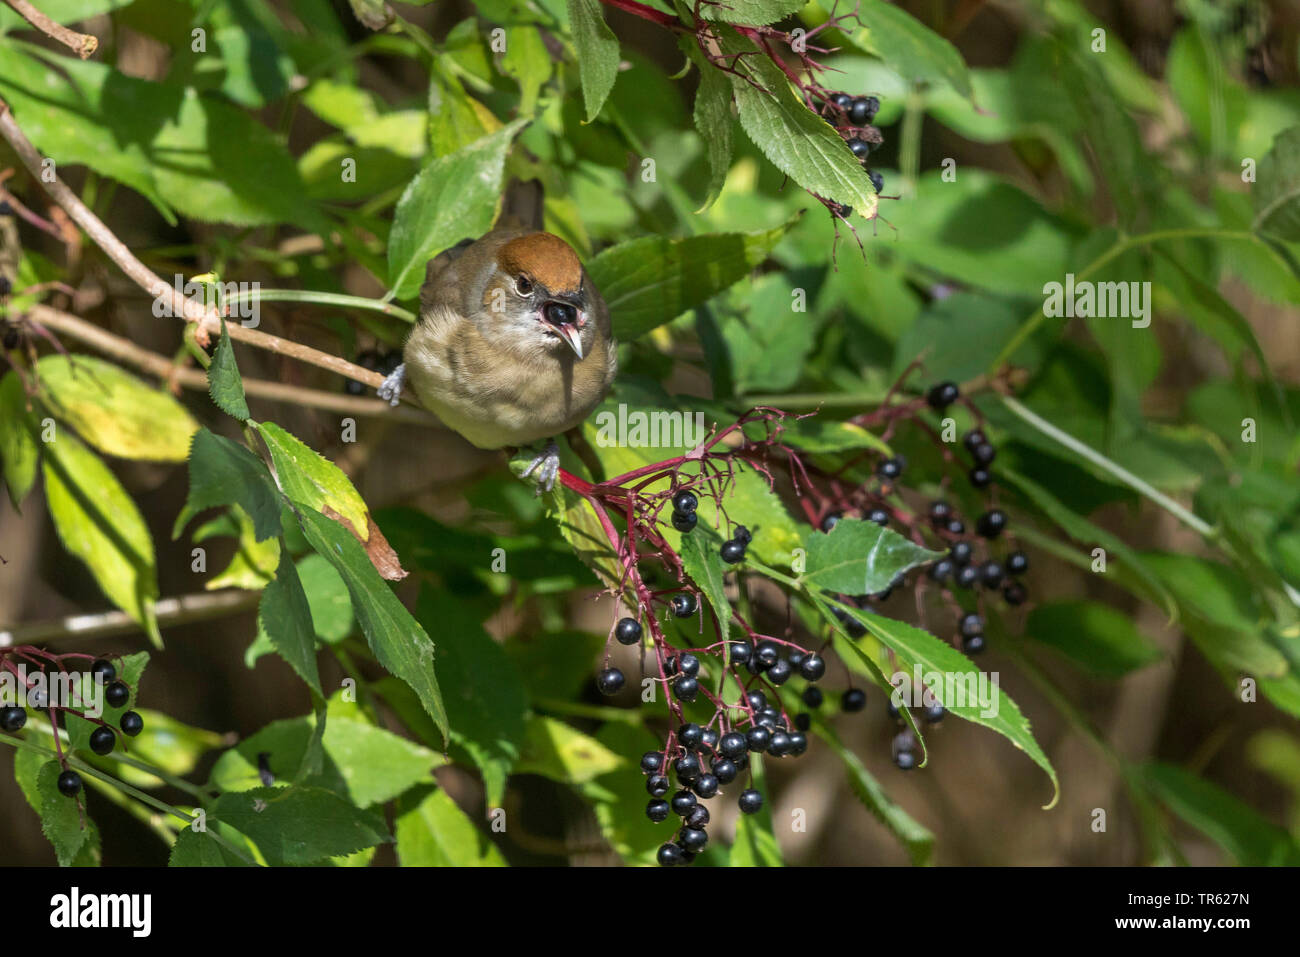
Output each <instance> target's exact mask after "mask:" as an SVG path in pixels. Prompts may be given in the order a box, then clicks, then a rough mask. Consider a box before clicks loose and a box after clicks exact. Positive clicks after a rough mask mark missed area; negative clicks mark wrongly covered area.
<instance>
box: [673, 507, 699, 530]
mask: <svg viewBox="0 0 1300 957" xmlns="http://www.w3.org/2000/svg"><path fill="white" fill-rule="evenodd" d="M698 521H699V516H698V515H697V514H696V513H695V512H676V511H675V512H673V528H675V529H677V531H679V532H682V533H683V534H685V533H686V532H689V531H690V530H691V529H692V528H694V527H695V523H696V522H698Z"/></svg>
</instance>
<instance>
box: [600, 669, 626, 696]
mask: <svg viewBox="0 0 1300 957" xmlns="http://www.w3.org/2000/svg"><path fill="white" fill-rule="evenodd" d="M625 681H626V679H625V678H624V677H623V672H621V671H619V670H618V669H617V668H606V669H605V670H604V671H602V672H601V673H600V674H598V675H597V676H596V687H597V688H599V689H600V693H601V694H603V695H616V694H618V693H619V692H620V691H622V690H623V685H624V683H625Z"/></svg>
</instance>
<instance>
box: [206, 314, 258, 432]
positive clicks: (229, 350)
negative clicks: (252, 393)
mask: <svg viewBox="0 0 1300 957" xmlns="http://www.w3.org/2000/svg"><path fill="white" fill-rule="evenodd" d="M208 394H209V395H210V396H212V401H213V402H215V403H216V405H217V408H218V409H220V410H221V411H222V412H224V413H226V415H232V416H234V417H235V418H236V419H238V420H239V421H240V422H246V421H247V420H248V417H249V415H250V413H249V411H248V402H247V400H246V399H245V398H244V380H243V378H242V377H241V376H240V374H239V366H238V365H236V364H235V349H234V346H232V345H231V343H230V332H229V331H228V330H227V329H226V320H225V319H222V320H221V338H220V339H218V340H217V349H216V351H215V352H214V353H213V354H212V364H211V365H210V366H209V367H208Z"/></svg>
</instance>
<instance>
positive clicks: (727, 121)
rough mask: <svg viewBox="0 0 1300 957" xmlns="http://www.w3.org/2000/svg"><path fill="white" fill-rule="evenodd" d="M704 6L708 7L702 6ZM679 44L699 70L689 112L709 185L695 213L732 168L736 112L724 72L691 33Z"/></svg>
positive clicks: (716, 191) (713, 195)
mask: <svg viewBox="0 0 1300 957" xmlns="http://www.w3.org/2000/svg"><path fill="white" fill-rule="evenodd" d="M703 9H711V8H709V7H707V6H706V7H704V8H703ZM681 47H682V49H683V50H685V51H686V54H687V56H689V57H690V58H691V59H692V60H693V61H694V62H695V65H696V67H697V68H698V69H699V71H700V85H699V87H698V88H697V89H696V91H695V108H694V110H693V111H692V116H693V118H694V120H695V129H696V131H697V132H698V133H699V134H700V139H702V140H703V141H704V151H705V155H706V156H707V157H708V160H709V187H708V192H707V194H706V195H705V197H704V202H703V204H701V206H700V208H699V209H697V210H696V212H697V213H702V212H704V210H706V209H708V208H709V207H710V206H712V205H713V202H714V200H716V199H717V198H718V194H719V193H721V192H722V187H723V184H724V183H726V180H727V173H728V171H729V170H730V169H731V154H732V150H733V149H734V147H735V144H734V142H733V141H734V138H735V126H736V118H735V114H734V113H732V110H731V98H732V93H731V81H730V80H728V79H727V76H726V74H725V73H723V72H722V71H721V70H718V69H715V68H714V67H713V65H712V64H710V63H709V62H708V61H707V60H706V59H705V57H704V55H703V53H701V52H700V48H699V45H698V44H697V43H695V41H694V38H693V37H682V39H681Z"/></svg>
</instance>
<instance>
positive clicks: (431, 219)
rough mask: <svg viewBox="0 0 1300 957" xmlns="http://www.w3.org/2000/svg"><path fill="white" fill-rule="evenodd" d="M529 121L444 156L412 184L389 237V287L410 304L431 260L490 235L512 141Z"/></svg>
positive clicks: (420, 173) (515, 122)
mask: <svg viewBox="0 0 1300 957" xmlns="http://www.w3.org/2000/svg"><path fill="white" fill-rule="evenodd" d="M526 123H527V120H523V119H520V120H515V121H514V122H513V123H511V124H510V125H508V126H505V127H503V128H502V129H500V130H498V131H497V132H495V133H493V134H492V135H491V136H486V137H484V138H483V139H481V140H479V141H478V142H476V143H473V144H471V145H469V146H466V147H464V148H462V149H459V150H457V151H456V152H454V153H450V154H448V155H447V156H440V157H438V158H437V159H435V160H433V162H431V163H429V164H428V165H427V166H425V167H424V169H422V170H420V172H419V173H418V174H417V175H416V177H415V179H413V180H411V182H410V184H409V185H408V186H407V187H406V190H405V191H404V192H403V193H402V196H401V199H399V200H398V201H397V209H396V211H395V212H394V214H393V229H392V232H391V233H390V234H389V236H388V284H389V287H390V288H391V289H392V292H393V295H394V296H396V297H397V298H398V299H409V298H411V297H412V296H414V295H415V294H416V292H418V291H419V288H420V283H421V282H423V281H424V267H425V264H426V263H428V261H429V260H430V259H432V258H433V257H434V256H436V255H438V253H440V252H442V251H443V250H444V249H447V248H449V247H451V246H454V245H455V244H456V243H457V242H459V241H460V240H462V239H470V238H475V239H476V238H478V237H479V236H481V235H482V234H483V233H485V232H487V230H488V228H489V227H490V226H491V225H492V221H493V219H494V218H495V214H496V204H497V200H498V199H499V197H500V193H501V171H502V169H503V167H504V165H505V159H506V153H507V151H508V150H509V149H510V143H511V140H513V139H514V136H515V134H516V133H517V132H519V130H520V129H522V128H523V126H524V125H525V124H526Z"/></svg>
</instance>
